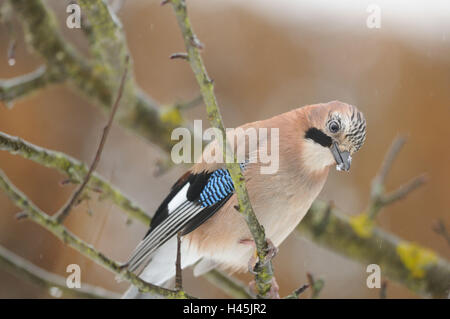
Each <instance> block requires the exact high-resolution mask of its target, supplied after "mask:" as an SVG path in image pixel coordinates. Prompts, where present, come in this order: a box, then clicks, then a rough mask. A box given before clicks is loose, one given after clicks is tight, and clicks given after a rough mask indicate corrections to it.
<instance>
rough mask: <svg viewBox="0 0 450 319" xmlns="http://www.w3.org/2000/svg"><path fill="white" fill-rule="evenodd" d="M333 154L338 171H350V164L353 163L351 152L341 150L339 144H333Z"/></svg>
mask: <svg viewBox="0 0 450 319" xmlns="http://www.w3.org/2000/svg"><path fill="white" fill-rule="evenodd" d="M330 150H331V153H332V154H333V156H334V160H335V161H336V170H338V171H346V172H347V171H349V170H350V164H351V163H352V156H351V155H350V152H347V151H343V152H342V151H341V150H339V147H338V144H337V143H336V142H333V144H332V145H331V147H330Z"/></svg>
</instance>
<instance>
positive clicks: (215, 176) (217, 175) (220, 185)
mask: <svg viewBox="0 0 450 319" xmlns="http://www.w3.org/2000/svg"><path fill="white" fill-rule="evenodd" d="M233 191H234V186H233V181H232V179H231V176H230V173H228V170H226V169H218V170H216V171H214V172H213V173H212V174H211V176H210V177H209V179H208V183H207V184H206V186H205V187H204V188H203V190H202V191H201V193H200V198H199V202H200V204H201V205H202V206H203V207H208V206H212V205H214V204H215V203H218V202H220V201H221V200H222V199H224V198H226V197H227V196H228V195H229V194H231V193H232V192H233Z"/></svg>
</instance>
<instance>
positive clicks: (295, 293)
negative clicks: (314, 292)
mask: <svg viewBox="0 0 450 319" xmlns="http://www.w3.org/2000/svg"><path fill="white" fill-rule="evenodd" d="M308 288H309V285H308V284H305V285H303V286H301V287H300V288H298V289H296V290H294V291H293V292H292V293H291V294H290V295H287V296H286V297H284V299H299V298H300V295H301V294H302V293H303V292H304V291H305V290H306V289H308Z"/></svg>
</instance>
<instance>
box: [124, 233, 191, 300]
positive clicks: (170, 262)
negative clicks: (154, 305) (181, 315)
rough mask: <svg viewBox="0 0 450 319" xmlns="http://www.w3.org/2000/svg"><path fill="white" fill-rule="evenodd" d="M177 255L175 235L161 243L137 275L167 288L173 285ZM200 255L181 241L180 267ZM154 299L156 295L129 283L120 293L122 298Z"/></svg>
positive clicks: (183, 266) (186, 265) (188, 264)
mask: <svg viewBox="0 0 450 319" xmlns="http://www.w3.org/2000/svg"><path fill="white" fill-rule="evenodd" d="M176 256H177V238H176V236H175V237H173V238H171V239H170V240H168V241H167V242H166V243H165V244H164V245H162V246H161V247H160V248H159V249H158V250H157V251H156V252H155V253H154V255H153V256H152V258H151V260H150V262H149V263H148V265H147V266H145V268H144V270H143V271H142V272H141V274H140V275H139V277H140V278H141V279H142V280H144V281H146V282H149V283H152V284H154V285H157V286H161V287H165V288H169V287H171V286H172V285H173V279H174V278H175V273H176V270H175V262H176ZM199 259H200V257H198V255H197V254H196V253H195V252H194V251H193V250H192V249H188V243H187V242H185V241H182V242H181V268H186V267H189V266H191V265H193V264H195V263H196V262H197V261H198V260H199ZM154 298H155V299H156V298H158V296H156V295H154V294H151V293H143V292H141V291H139V288H137V287H135V286H133V285H131V286H130V287H129V288H128V290H127V291H126V292H125V293H124V294H123V295H122V299H154Z"/></svg>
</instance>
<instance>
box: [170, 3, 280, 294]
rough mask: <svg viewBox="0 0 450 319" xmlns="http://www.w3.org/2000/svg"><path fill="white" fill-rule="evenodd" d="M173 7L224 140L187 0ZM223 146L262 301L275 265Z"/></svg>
mask: <svg viewBox="0 0 450 319" xmlns="http://www.w3.org/2000/svg"><path fill="white" fill-rule="evenodd" d="M170 3H171V4H172V7H173V9H174V12H175V15H176V18H177V21H178V25H179V27H180V29H181V32H182V34H183V39H184V44H185V46H186V50H187V54H188V57H189V63H190V65H191V68H192V71H193V72H194V75H195V78H196V79H197V83H198V85H199V86H200V92H201V93H202V96H203V100H204V102H205V104H206V111H207V113H208V117H209V119H210V123H211V126H213V127H215V128H217V129H219V130H220V131H221V132H222V136H223V137H224V138H225V137H226V134H225V127H224V124H223V120H222V116H221V114H220V110H219V106H218V103H217V99H216V96H215V94H214V85H213V82H212V81H211V79H210V78H209V76H208V73H207V71H206V68H205V65H204V64H203V60H202V58H201V56H200V52H199V49H200V48H202V47H203V45H202V44H201V43H200V41H199V40H198V39H197V36H196V35H195V34H194V31H193V30H192V28H191V23H190V21H189V18H188V15H187V10H186V4H185V1H184V0H171V1H170ZM222 145H223V150H222V151H223V156H224V160H225V162H226V163H227V164H226V166H227V169H228V171H229V172H230V175H231V178H232V180H233V184H234V188H235V190H236V195H237V198H238V204H239V212H240V213H241V214H242V216H243V217H244V218H245V221H246V222H247V225H248V227H249V229H250V232H251V233H252V236H253V238H254V241H255V244H256V249H257V255H258V259H259V262H258V265H259V267H258V269H257V273H256V275H255V281H256V287H257V291H258V294H259V295H260V296H261V297H265V296H266V295H267V294H268V292H269V291H270V288H271V284H272V283H271V279H272V277H273V269H272V263H271V261H270V259H268V258H266V255H267V248H268V244H267V241H266V236H265V232H264V228H263V227H262V226H261V225H260V223H259V222H258V220H257V218H256V215H255V213H254V211H253V208H252V206H251V203H250V199H249V196H248V192H247V188H246V186H245V181H244V177H243V174H242V171H241V167H240V165H239V164H238V163H237V161H236V158H234V160H233V161H232V162H231V161H229V160H227V155H226V154H230V152H227V148H228V147H229V146H228V143H227V141H226V138H225V141H224V143H222Z"/></svg>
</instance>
